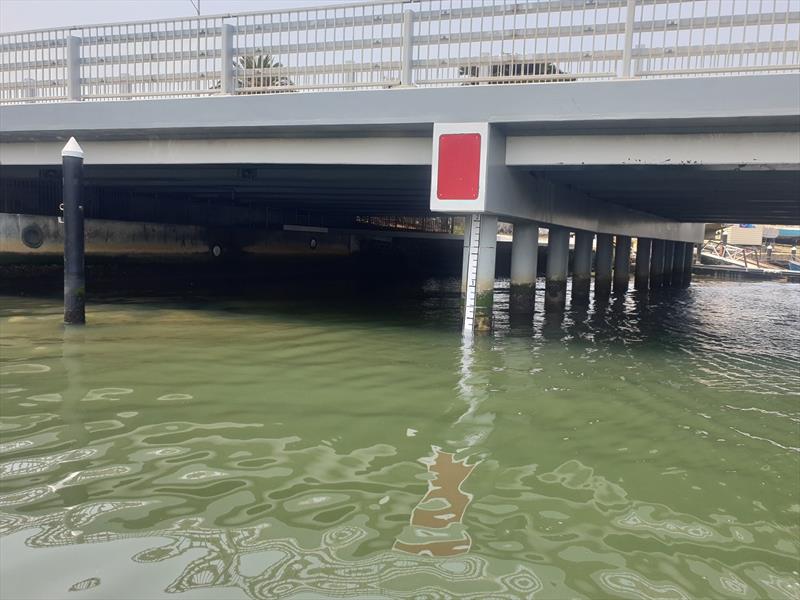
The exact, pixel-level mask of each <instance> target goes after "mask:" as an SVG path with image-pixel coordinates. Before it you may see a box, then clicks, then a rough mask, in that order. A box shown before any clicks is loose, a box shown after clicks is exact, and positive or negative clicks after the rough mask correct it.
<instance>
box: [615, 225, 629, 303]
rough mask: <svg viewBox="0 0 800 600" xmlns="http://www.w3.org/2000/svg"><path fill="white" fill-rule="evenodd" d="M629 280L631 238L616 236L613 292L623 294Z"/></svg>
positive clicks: (626, 289)
mask: <svg viewBox="0 0 800 600" xmlns="http://www.w3.org/2000/svg"><path fill="white" fill-rule="evenodd" d="M630 280H631V238H630V237H628V236H627V235H618V236H617V247H616V248H615V249H614V293H615V294H624V293H625V292H627V291H628V285H629V284H630Z"/></svg>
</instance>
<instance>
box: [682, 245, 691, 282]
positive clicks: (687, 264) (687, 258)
mask: <svg viewBox="0 0 800 600" xmlns="http://www.w3.org/2000/svg"><path fill="white" fill-rule="evenodd" d="M692 265H694V244H691V243H689V242H687V243H686V244H685V245H684V251H683V279H682V280H681V286H682V287H685V288H687V287H689V286H690V285H691V284H692Z"/></svg>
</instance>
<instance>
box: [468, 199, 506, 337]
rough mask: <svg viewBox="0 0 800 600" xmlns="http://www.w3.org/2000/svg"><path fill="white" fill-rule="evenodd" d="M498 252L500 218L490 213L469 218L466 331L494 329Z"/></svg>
mask: <svg viewBox="0 0 800 600" xmlns="http://www.w3.org/2000/svg"><path fill="white" fill-rule="evenodd" d="M496 249H497V217H496V216H494V215H487V214H473V215H470V216H468V217H467V218H466V219H465V223H464V258H463V263H462V267H461V298H462V301H463V303H464V310H465V329H475V330H478V331H486V330H488V329H491V325H492V303H493V300H494V265H495V253H496Z"/></svg>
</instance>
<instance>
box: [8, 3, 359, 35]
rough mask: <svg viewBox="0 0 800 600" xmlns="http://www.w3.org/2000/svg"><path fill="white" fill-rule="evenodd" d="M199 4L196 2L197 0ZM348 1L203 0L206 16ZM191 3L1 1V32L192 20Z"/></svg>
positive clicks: (193, 9)
mask: <svg viewBox="0 0 800 600" xmlns="http://www.w3.org/2000/svg"><path fill="white" fill-rule="evenodd" d="M194 3H195V4H197V0H194ZM345 3H346V0H200V10H201V14H203V15H216V14H223V13H235V12H250V11H260V10H273V9H280V8H301V7H305V6H324V5H325V4H345ZM196 14H197V11H196V10H195V8H194V6H192V2H190V0H0V31H2V32H7V31H22V30H26V29H45V28H48V27H64V26H68V25H88V24H91V23H112V22H117V21H139V20H149V19H163V18H170V17H190V16H193V15H196Z"/></svg>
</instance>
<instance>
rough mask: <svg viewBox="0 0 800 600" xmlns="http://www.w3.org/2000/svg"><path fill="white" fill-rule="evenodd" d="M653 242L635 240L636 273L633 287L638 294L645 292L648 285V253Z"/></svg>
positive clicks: (643, 239) (649, 240)
mask: <svg viewBox="0 0 800 600" xmlns="http://www.w3.org/2000/svg"><path fill="white" fill-rule="evenodd" d="M652 245H653V240H651V239H649V238H641V237H640V238H638V239H637V240H636V271H635V275H634V287H635V288H636V289H637V290H639V291H640V292H646V291H647V289H648V287H649V285H650V251H651V247H652Z"/></svg>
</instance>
